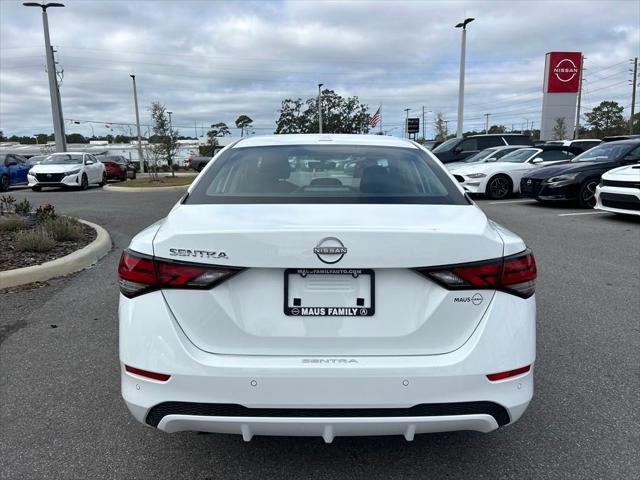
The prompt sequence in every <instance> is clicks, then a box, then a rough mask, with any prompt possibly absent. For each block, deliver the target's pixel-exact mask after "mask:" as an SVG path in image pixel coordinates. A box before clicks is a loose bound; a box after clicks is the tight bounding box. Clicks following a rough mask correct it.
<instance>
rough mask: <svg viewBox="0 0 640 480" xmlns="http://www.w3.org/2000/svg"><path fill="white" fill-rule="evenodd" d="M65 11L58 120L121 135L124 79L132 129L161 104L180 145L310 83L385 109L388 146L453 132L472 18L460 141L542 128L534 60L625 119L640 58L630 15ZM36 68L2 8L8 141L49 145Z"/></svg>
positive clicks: (60, 12) (256, 113)
mask: <svg viewBox="0 0 640 480" xmlns="http://www.w3.org/2000/svg"><path fill="white" fill-rule="evenodd" d="M65 4H66V5H67V6H66V8H64V9H51V10H50V13H49V21H50V26H51V38H52V42H53V44H54V45H55V46H56V48H57V50H58V52H57V59H58V61H59V62H60V65H61V66H62V67H63V68H64V81H63V85H62V91H61V95H62V103H63V107H64V115H65V118H66V119H81V120H95V121H100V122H122V123H127V122H133V121H134V118H135V117H134V111H133V102H132V91H131V79H130V78H129V74H130V73H135V74H136V76H137V81H138V87H139V101H140V105H141V110H142V121H143V123H146V122H148V112H147V107H148V105H149V104H150V103H151V102H152V101H154V100H159V101H161V102H163V103H164V104H166V105H167V107H168V108H169V109H170V110H172V111H173V112H174V115H173V119H174V124H176V125H178V126H179V127H180V129H181V130H182V131H183V132H184V133H186V134H190V133H191V132H192V131H193V125H194V122H195V123H196V124H198V125H199V124H204V125H210V124H211V123H215V122H218V121H224V122H227V123H228V124H229V125H232V124H233V122H234V120H235V118H237V117H238V116H239V115H241V114H247V115H249V116H250V117H252V118H253V119H254V121H255V125H256V127H257V128H256V131H257V132H258V133H271V132H272V131H273V129H274V127H275V119H276V117H277V110H278V108H279V106H280V103H281V101H282V100H283V99H285V98H297V97H302V98H307V97H310V96H313V95H315V93H316V85H317V83H319V82H322V83H324V84H325V86H327V87H328V88H332V89H334V90H336V91H337V92H338V93H340V94H343V95H358V96H359V97H360V98H361V100H362V101H364V102H366V103H368V104H369V105H370V107H371V110H372V111H373V110H375V109H376V108H377V106H378V105H379V104H382V105H383V109H382V113H383V123H384V126H385V128H389V129H391V128H394V127H395V130H394V131H393V133H394V134H398V133H399V132H401V127H400V125H401V124H402V121H403V118H404V109H405V108H411V109H412V110H413V111H412V114H418V113H419V114H421V109H422V106H423V105H424V106H425V107H426V109H427V110H431V111H434V112H435V111H442V112H444V114H445V118H447V119H449V120H451V122H450V127H451V126H453V127H454V128H455V118H456V114H455V112H456V108H457V91H458V62H459V49H460V43H459V42H460V31H459V29H455V28H453V25H455V23H457V22H459V21H460V20H462V19H463V18H464V17H465V16H471V17H475V18H476V21H474V22H473V23H472V24H471V25H469V30H468V37H467V39H468V45H467V47H468V48H467V77H466V78H467V81H466V96H465V98H466V102H465V103H466V105H465V119H466V120H465V127H466V128H468V129H471V128H480V127H481V126H482V125H483V122H484V113H491V114H492V116H491V122H492V123H494V122H495V123H502V124H505V125H508V126H510V125H511V124H515V125H516V126H519V125H520V124H521V123H522V122H524V121H525V119H526V120H528V121H535V122H539V119H540V109H541V90H542V85H541V83H542V76H543V67H544V54H545V53H546V52H548V51H552V50H577V51H582V52H584V54H585V56H586V58H587V60H586V67H587V70H586V71H585V91H584V95H583V100H584V105H585V106H584V108H583V111H586V110H588V109H589V108H592V107H593V106H595V105H596V104H597V103H598V102H599V101H601V100H605V99H607V100H608V99H611V100H616V101H619V102H620V103H621V104H622V105H623V106H625V107H627V110H626V111H625V113H626V114H628V107H629V105H630V88H629V86H628V84H627V83H628V82H627V80H629V78H630V76H629V73H628V59H629V58H630V57H633V56H638V54H639V51H638V49H639V47H638V46H639V45H640V33H639V29H638V24H639V23H640V4H638V2H633V1H617V2H612V1H606V2H605V1H590V2H574V1H568V2H561V1H553V2H551V1H548V2H547V1H519V2H502V1H496V2H450V1H446V2H435V1H429V2H419V1H413V2H383V1H337V2H326V1H322V2H314V1H256V2H238V1H234V2H208V1H193V2H187V1H182V2H168V1H153V0H145V1H137V2H135V1H134V2H120V1H110V2H109V1H84V0H83V1H80V0H71V1H67V2H65ZM44 63H45V60H44V52H43V40H42V25H41V21H40V13H39V12H38V10H36V9H34V8H25V7H23V6H22V5H21V2H19V1H15V2H14V1H2V2H0V129H2V130H3V131H4V132H6V133H11V134H12V133H17V134H32V133H35V132H43V131H51V130H52V127H51V111H50V104H49V93H48V83H47V77H46V74H45V72H44ZM430 115H431V114H429V115H428V116H427V119H428V122H429V121H432V118H433V117H432V116H430ZM428 127H429V125H428ZM429 128H430V127H429ZM429 128H428V133H429ZM94 129H95V131H96V133H105V132H106V130H105V127H104V126H103V125H101V124H95V125H94ZM67 130H68V131H69V132H72V131H78V132H81V133H85V134H86V133H88V132H89V131H90V130H89V127H88V126H86V125H82V124H81V125H75V124H69V125H68V126H67ZM431 131H432V130H431Z"/></svg>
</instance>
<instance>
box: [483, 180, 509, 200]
mask: <svg viewBox="0 0 640 480" xmlns="http://www.w3.org/2000/svg"><path fill="white" fill-rule="evenodd" d="M512 193H513V182H512V181H511V179H510V178H509V177H508V176H506V175H496V176H494V177H491V178H490V179H489V181H488V182H487V188H486V190H485V195H486V196H487V197H488V198H490V199H492V200H502V199H503V198H507V197H508V196H510V195H511V194H512Z"/></svg>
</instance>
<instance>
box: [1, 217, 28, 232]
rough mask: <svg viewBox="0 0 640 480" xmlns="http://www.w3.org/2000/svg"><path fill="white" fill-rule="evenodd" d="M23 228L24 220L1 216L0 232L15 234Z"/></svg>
mask: <svg viewBox="0 0 640 480" xmlns="http://www.w3.org/2000/svg"><path fill="white" fill-rule="evenodd" d="M25 227H26V225H25V223H24V220H23V219H22V218H20V217H19V216H17V215H3V216H1V217H0V232H15V231H17V230H22V229H24V228H25Z"/></svg>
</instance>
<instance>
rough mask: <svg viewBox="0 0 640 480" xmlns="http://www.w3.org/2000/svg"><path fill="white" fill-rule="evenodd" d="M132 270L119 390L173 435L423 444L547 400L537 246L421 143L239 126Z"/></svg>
mask: <svg viewBox="0 0 640 480" xmlns="http://www.w3.org/2000/svg"><path fill="white" fill-rule="evenodd" d="M354 159H355V161H357V162H358V165H357V166H355V167H354V168H353V169H349V170H348V171H349V172H351V173H345V172H347V170H345V169H344V168H342V166H343V165H344V164H345V163H346V162H347V161H354ZM306 162H313V164H314V166H315V167H317V168H314V169H309V168H308V167H307V166H306ZM118 273H119V277H120V307H119V319H120V337H119V338H120V363H121V380H122V381H121V385H122V396H123V398H124V400H125V403H126V405H127V407H128V408H129V410H130V412H131V413H132V414H133V416H134V417H135V418H136V419H137V420H138V421H140V422H142V423H145V424H147V425H150V426H152V427H156V428H158V429H160V430H163V431H165V432H178V431H183V430H194V431H204V432H222V433H235V434H240V435H242V437H243V438H244V440H246V441H248V440H250V439H251V438H252V437H253V436H254V435H298V436H300V435H302V436H320V437H322V438H323V439H324V440H325V441H326V442H331V441H332V440H333V438H334V437H335V436H341V435H349V436H354V435H404V437H405V438H406V439H407V440H412V439H413V437H414V435H415V434H418V433H425V432H440V431H451V430H475V431H481V432H488V431H491V430H494V429H496V428H498V427H500V426H503V425H507V424H510V423H513V422H515V421H516V420H518V418H520V416H521V415H522V414H523V412H524V411H525V410H526V408H527V405H528V404H529V401H530V400H531V397H532V395H533V364H534V361H535V355H536V351H535V295H534V289H535V279H536V267H535V261H534V258H533V255H532V253H531V251H530V250H528V249H527V247H526V245H525V243H524V242H523V240H521V239H520V238H519V237H518V236H516V235H515V234H513V233H511V232H509V231H508V230H506V229H504V228H503V227H501V226H499V225H497V224H496V223H494V222H492V221H490V220H489V219H487V217H486V216H485V214H484V213H483V212H482V210H481V209H480V208H479V207H478V206H476V205H475V204H474V203H473V202H471V201H470V200H469V199H468V198H467V197H466V195H465V194H464V192H463V190H462V188H461V187H460V186H459V185H457V183H456V182H455V181H454V180H453V179H452V178H451V176H450V175H449V174H448V173H447V171H446V170H445V168H444V166H443V165H442V164H441V163H440V162H439V161H438V160H437V159H436V158H435V157H434V156H433V154H431V153H430V152H429V151H428V150H427V149H425V148H422V147H421V146H419V145H417V144H416V143H413V142H409V141H407V140H401V139H396V138H393V137H384V136H375V135H274V136H264V137H261V136H250V137H246V138H244V139H241V140H240V141H238V142H237V143H235V144H233V145H231V146H229V147H226V148H225V149H224V150H222V151H221V152H220V153H219V154H218V155H217V156H215V157H214V158H213V160H212V161H211V162H209V164H208V165H207V166H206V167H205V168H204V170H203V171H202V172H201V173H200V175H199V176H198V178H197V179H196V180H195V182H194V183H193V184H192V185H191V186H190V187H189V189H188V192H187V194H186V195H185V196H184V197H183V198H182V199H181V200H180V201H179V202H178V203H177V204H176V205H175V206H174V208H173V209H172V210H171V211H170V212H169V214H168V216H167V217H166V218H164V219H162V220H160V221H159V222H157V223H155V224H153V225H151V226H150V227H148V228H147V229H146V230H143V231H142V232H140V233H139V234H138V235H136V236H135V237H134V238H133V240H132V241H131V244H130V245H129V247H128V249H127V250H125V251H124V252H123V254H122V257H121V259H120V264H119V268H118Z"/></svg>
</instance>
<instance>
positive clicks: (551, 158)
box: [452, 147, 574, 200]
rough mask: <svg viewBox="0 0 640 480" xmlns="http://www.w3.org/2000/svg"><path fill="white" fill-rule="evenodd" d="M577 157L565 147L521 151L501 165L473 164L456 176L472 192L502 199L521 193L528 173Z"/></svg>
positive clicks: (502, 159) (495, 163)
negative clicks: (522, 180)
mask: <svg viewBox="0 0 640 480" xmlns="http://www.w3.org/2000/svg"><path fill="white" fill-rule="evenodd" d="M573 157H574V154H573V153H572V152H570V151H568V150H564V149H563V148H562V147H550V148H549V149H544V148H521V149H519V150H516V151H515V152H512V153H509V154H508V155H505V156H504V157H502V158H501V159H500V160H499V161H497V162H488V163H481V164H471V165H469V166H467V167H461V168H458V169H456V170H455V171H453V172H452V173H453V175H454V177H455V178H456V180H458V182H460V184H461V185H462V186H463V187H464V188H465V189H466V190H467V191H468V192H471V193H478V194H483V195H486V196H487V197H488V198H491V199H494V200H499V199H503V198H507V197H509V196H510V195H512V194H514V193H518V192H519V191H520V179H521V178H522V176H523V175H524V174H525V173H527V172H530V171H531V170H532V169H534V168H540V167H542V166H545V165H552V164H554V163H558V162H563V161H567V160H570V159H572V158H573Z"/></svg>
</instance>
